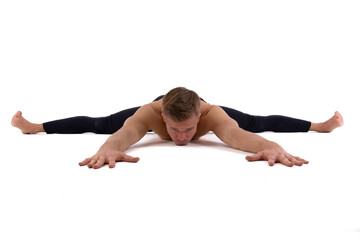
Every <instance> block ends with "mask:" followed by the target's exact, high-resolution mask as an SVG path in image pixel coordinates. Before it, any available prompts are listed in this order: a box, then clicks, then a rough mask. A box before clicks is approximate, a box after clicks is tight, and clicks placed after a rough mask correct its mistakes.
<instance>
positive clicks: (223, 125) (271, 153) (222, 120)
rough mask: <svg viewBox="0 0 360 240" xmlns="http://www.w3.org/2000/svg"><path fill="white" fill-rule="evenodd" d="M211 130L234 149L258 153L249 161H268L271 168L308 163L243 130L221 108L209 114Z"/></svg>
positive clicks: (276, 145) (250, 157)
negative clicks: (276, 164) (278, 164)
mask: <svg viewBox="0 0 360 240" xmlns="http://www.w3.org/2000/svg"><path fill="white" fill-rule="evenodd" d="M207 118H208V121H209V122H210V126H211V127H210V128H211V130H212V131H213V132H214V133H215V134H216V136H217V137H218V138H219V139H220V140H221V141H223V142H224V143H226V144H228V145H229V146H231V147H232V148H235V149H239V150H242V151H246V152H252V153H256V154H255V155H252V156H247V157H246V159H247V160H248V161H259V160H266V161H268V163H269V165H270V166H273V165H274V164H275V163H276V162H280V163H282V164H284V165H286V166H288V167H292V166H294V165H297V166H301V165H303V164H304V163H305V164H307V163H308V161H306V160H304V159H302V158H299V157H294V156H292V155H290V154H289V153H287V152H286V151H285V150H284V149H283V148H282V147H281V146H280V145H279V144H277V143H275V142H271V141H268V140H266V139H265V138H263V137H261V136H259V135H257V134H254V133H251V132H248V131H245V130H243V129H241V128H240V127H239V126H238V124H237V122H236V121H235V120H233V119H232V118H230V117H229V116H228V115H227V114H226V112H225V111H224V110H222V109H221V108H220V107H217V106H214V107H213V108H212V110H211V111H210V112H209V113H208V116H207Z"/></svg>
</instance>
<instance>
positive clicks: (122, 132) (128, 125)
mask: <svg viewBox="0 0 360 240" xmlns="http://www.w3.org/2000/svg"><path fill="white" fill-rule="evenodd" d="M153 114H155V112H154V110H153V108H152V107H151V106H150V105H149V104H147V105H144V106H143V107H141V108H140V109H139V110H138V111H136V113H135V114H134V115H133V116H131V117H130V118H128V119H127V120H126V121H125V123H124V126H123V127H122V128H120V129H119V130H118V131H117V132H116V133H114V134H113V135H112V136H110V137H109V138H108V139H107V140H106V142H105V143H104V144H103V145H102V146H101V147H100V149H99V151H98V152H97V153H96V154H95V155H94V156H92V157H91V158H87V159H85V160H84V161H82V162H80V163H79V165H80V166H85V165H87V166H88V167H89V168H95V169H96V168H100V167H102V166H103V165H104V164H105V163H108V164H109V167H110V168H113V167H115V163H116V162H119V161H123V162H137V161H139V158H135V157H131V156H129V155H127V154H125V153H124V151H125V150H126V149H128V148H129V147H130V146H131V145H133V144H135V143H136V142H138V141H139V140H140V139H142V138H143V137H144V136H145V134H146V133H147V132H148V130H149V120H150V119H151V118H152V117H153V116H152V115H153Z"/></svg>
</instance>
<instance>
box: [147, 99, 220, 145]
mask: <svg viewBox="0 0 360 240" xmlns="http://www.w3.org/2000/svg"><path fill="white" fill-rule="evenodd" d="M149 106H151V108H152V109H153V110H154V114H151V115H152V116H151V117H150V118H149V119H148V121H149V128H150V129H151V130H153V131H154V133H156V134H157V135H158V136H159V137H160V138H162V139H165V140H171V137H170V135H169V133H168V132H167V130H166V125H165V122H164V121H163V118H162V116H161V114H162V99H160V100H158V101H155V102H152V103H150V104H149ZM200 106H201V116H200V121H199V123H198V125H197V131H196V133H195V135H194V137H193V138H192V139H193V140H194V139H199V138H200V137H201V136H204V135H205V134H207V133H208V132H209V131H210V130H211V129H210V126H209V124H208V121H206V118H207V116H208V113H209V112H210V111H211V109H212V108H213V107H214V105H210V104H208V103H206V102H204V101H201V105H200Z"/></svg>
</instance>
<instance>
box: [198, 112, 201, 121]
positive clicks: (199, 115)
mask: <svg viewBox="0 0 360 240" xmlns="http://www.w3.org/2000/svg"><path fill="white" fill-rule="evenodd" d="M200 117H201V113H200V114H199V116H198V122H199V121H200Z"/></svg>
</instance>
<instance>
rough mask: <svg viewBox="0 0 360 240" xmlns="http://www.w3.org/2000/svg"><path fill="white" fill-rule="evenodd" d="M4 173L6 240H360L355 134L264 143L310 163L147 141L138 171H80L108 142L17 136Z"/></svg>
mask: <svg viewBox="0 0 360 240" xmlns="http://www.w3.org/2000/svg"><path fill="white" fill-rule="evenodd" d="M9 133H11V134H9V135H8V136H11V137H10V138H9V141H8V143H7V144H6V145H5V146H6V148H5V149H4V150H5V153H7V154H6V155H5V156H6V157H7V160H6V161H2V166H1V170H0V171H1V174H0V177H1V206H0V208H1V219H2V223H1V228H2V230H1V232H0V236H1V239H35V238H36V239H240V238H246V239H275V238H276V239H310V238H311V239H326V238H329V237H334V238H335V239H359V237H360V221H359V220H360V208H359V200H360V199H359V195H358V183H359V180H360V177H359V169H360V168H359V166H360V163H359V161H358V156H356V155H354V154H353V153H349V151H348V150H349V149H348V147H349V146H348V145H347V144H343V143H344V142H348V139H347V138H348V135H347V134H346V133H347V128H346V126H344V127H343V128H342V129H338V130H336V131H334V132H333V133H331V134H317V133H296V134H290V133H287V134H284V133H283V134H280V133H263V134H262V135H263V136H264V137H266V138H268V139H271V140H274V141H277V142H279V143H280V144H282V146H283V147H284V148H285V149H286V150H287V151H288V152H290V153H292V154H294V155H299V156H301V157H303V158H306V159H308V160H309V161H310V163H309V164H308V165H305V166H302V167H293V168H287V167H284V166H282V165H275V166H274V167H269V166H268V165H267V163H266V162H256V163H250V162H247V161H246V160H245V159H244V157H245V155H246V153H244V152H240V151H237V150H233V149H231V148H229V147H227V146H225V145H223V144H222V143H221V142H220V141H219V140H218V139H217V138H216V136H215V135H214V134H208V135H206V136H205V137H204V138H203V139H200V140H199V141H196V142H193V143H191V144H190V145H188V146H186V147H178V146H175V145H174V144H173V143H171V142H167V141H162V140H160V139H159V138H158V137H157V136H156V135H155V134H148V135H147V136H145V138H144V139H143V140H141V141H140V142H139V143H138V144H136V145H135V146H133V148H131V149H129V150H128V151H127V152H128V154H130V155H133V156H139V157H140V158H141V159H140V161H139V162H138V163H135V164H132V163H117V165H116V168H114V169H109V168H108V167H103V168H101V169H98V170H93V169H88V168H87V167H79V166H78V165H77V163H78V162H79V161H81V160H82V159H84V158H86V157H88V156H90V155H91V154H93V153H94V152H95V151H96V150H97V148H98V147H99V146H100V145H101V144H102V142H104V141H105V139H106V138H107V136H106V135H95V134H83V135H46V134H39V135H32V136H29V135H22V134H20V133H19V132H17V130H16V129H11V130H10V129H9Z"/></svg>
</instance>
